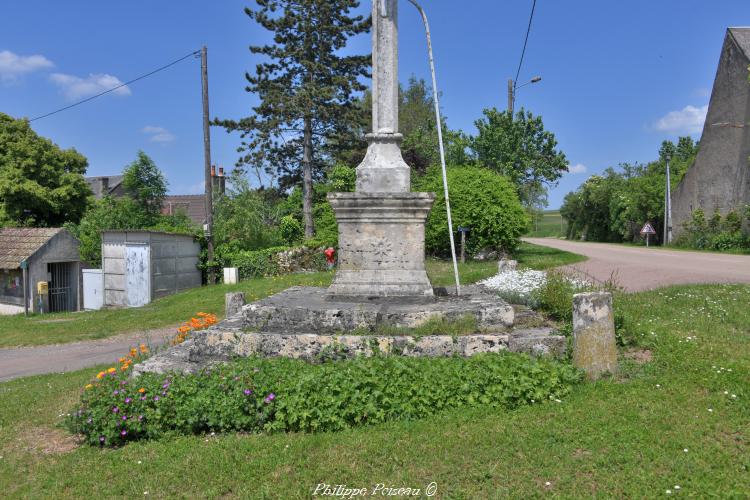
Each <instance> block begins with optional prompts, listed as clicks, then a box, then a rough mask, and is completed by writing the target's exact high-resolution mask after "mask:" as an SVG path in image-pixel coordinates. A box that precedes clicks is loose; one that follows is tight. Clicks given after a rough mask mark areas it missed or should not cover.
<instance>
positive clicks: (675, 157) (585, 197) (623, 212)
mask: <svg viewBox="0 0 750 500" xmlns="http://www.w3.org/2000/svg"><path fill="white" fill-rule="evenodd" d="M697 151H698V145H697V144H695V143H694V142H693V140H692V139H691V138H690V137H680V138H679V139H678V142H677V144H674V143H672V142H671V141H664V142H663V143H662V144H661V147H660V148H659V159H658V160H656V161H652V162H650V163H647V164H645V165H644V164H627V163H626V164H622V165H620V166H619V169H618V170H615V169H613V168H608V169H607V170H605V171H604V174H603V175H602V176H592V177H590V178H589V179H588V180H587V181H586V182H584V183H583V184H582V185H581V187H579V188H578V190H577V191H575V192H574V193H569V194H568V195H567V196H566V197H565V201H564V203H563V206H562V207H561V214H562V216H563V217H564V218H565V219H566V220H567V221H568V237H570V238H578V237H583V238H585V239H588V240H592V241H623V240H632V241H639V240H641V235H640V229H641V227H642V226H643V224H644V223H645V222H647V221H648V222H651V223H652V224H653V225H654V229H656V232H657V236H656V238H657V239H658V238H659V237H660V236H661V235H662V234H663V229H664V198H665V196H664V195H665V192H664V190H665V185H666V163H665V162H666V158H667V156H669V157H670V158H671V160H670V163H669V169H670V179H671V186H670V188H671V189H672V190H673V189H674V188H675V187H676V186H677V185H678V184H679V183H680V181H681V180H682V177H683V176H684V175H685V172H687V169H688V168H689V167H690V165H691V164H692V163H693V161H694V159H695V155H696V154H697Z"/></svg>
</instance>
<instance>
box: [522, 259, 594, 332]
mask: <svg viewBox="0 0 750 500" xmlns="http://www.w3.org/2000/svg"><path fill="white" fill-rule="evenodd" d="M580 291H582V290H580V289H578V288H576V286H575V285H574V284H573V283H572V282H571V281H570V279H569V278H568V277H567V276H565V275H564V274H563V273H561V272H559V271H548V272H547V280H546V281H545V283H544V285H542V286H541V287H539V288H538V289H537V290H535V291H534V292H533V293H532V297H531V301H530V302H531V303H532V304H533V305H534V307H535V308H538V309H541V310H542V311H544V312H546V313H547V314H549V316H550V317H552V318H553V319H556V320H558V321H564V322H569V321H573V295H574V294H576V293H578V292H580Z"/></svg>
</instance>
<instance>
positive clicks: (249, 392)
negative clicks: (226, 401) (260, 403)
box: [242, 389, 253, 396]
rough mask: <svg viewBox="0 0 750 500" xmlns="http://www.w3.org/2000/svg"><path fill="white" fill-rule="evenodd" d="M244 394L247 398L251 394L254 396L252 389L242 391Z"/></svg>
mask: <svg viewBox="0 0 750 500" xmlns="http://www.w3.org/2000/svg"><path fill="white" fill-rule="evenodd" d="M242 392H244V393H245V396H249V395H250V394H252V393H253V391H251V390H250V389H245V390H244V391H242Z"/></svg>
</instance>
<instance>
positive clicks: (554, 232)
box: [525, 210, 568, 238]
mask: <svg viewBox="0 0 750 500" xmlns="http://www.w3.org/2000/svg"><path fill="white" fill-rule="evenodd" d="M567 228H568V224H567V223H566V221H565V220H564V219H563V218H562V216H561V215H560V211H559V210H549V211H545V212H544V214H543V215H542V216H541V217H539V218H537V219H536V220H532V221H531V230H530V231H529V232H528V233H526V235H525V236H529V237H532V238H548V237H553V238H561V237H563V236H565V231H566V230H567Z"/></svg>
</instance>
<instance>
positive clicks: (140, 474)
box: [0, 285, 750, 499]
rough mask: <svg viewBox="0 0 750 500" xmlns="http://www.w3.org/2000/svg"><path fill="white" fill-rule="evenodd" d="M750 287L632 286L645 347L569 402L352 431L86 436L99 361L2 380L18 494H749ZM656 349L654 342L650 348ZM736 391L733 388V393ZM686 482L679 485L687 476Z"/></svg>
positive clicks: (0, 403) (2, 473)
mask: <svg viewBox="0 0 750 500" xmlns="http://www.w3.org/2000/svg"><path fill="white" fill-rule="evenodd" d="M749 302H750V287H748V286H740V285H713V286H681V287H672V288H666V289H661V290H656V291H652V292H644V293H638V294H631V295H625V296H624V297H622V298H621V299H620V301H619V307H621V308H622V310H623V311H624V312H625V314H626V316H627V318H628V319H629V321H630V322H631V324H632V327H633V330H634V331H635V332H637V334H636V338H637V339H639V342H640V344H641V346H640V347H639V349H640V351H639V353H640V354H641V357H642V358H648V357H649V356H652V359H651V361H650V362H647V363H646V364H638V363H636V362H633V361H627V362H623V364H622V370H621V373H620V375H618V376H617V377H616V378H614V379H610V380H603V381H600V382H597V383H589V384H583V385H580V386H578V387H577V388H575V389H574V392H573V394H572V395H571V396H570V397H569V398H567V399H565V400H563V401H562V402H560V403H556V402H545V403H542V404H537V405H533V406H528V407H522V408H519V409H516V410H512V411H496V412H490V411H486V410H484V411H483V410H475V411H470V412H454V413H444V414H441V415H439V416H436V417H431V418H427V419H423V420H419V421H411V422H394V423H390V424H385V425H377V426H371V427H363V428H358V429H354V430H350V431H346V432H341V433H323V434H277V435H216V436H194V437H174V438H169V439H164V440H160V441H153V442H138V443H134V444H131V445H128V446H125V447H124V448H121V449H115V450H99V449H97V448H91V447H87V446H76V444H75V442H74V440H73V439H72V438H70V437H69V436H67V435H66V434H65V432H64V431H62V430H61V429H59V428H58V427H57V424H58V423H59V422H60V420H61V419H60V418H59V414H60V413H62V412H64V411H67V410H68V409H70V408H71V407H72V404H74V402H75V400H76V399H77V397H78V391H79V390H80V387H81V386H82V385H83V384H84V383H85V382H86V381H88V380H89V379H90V378H91V377H92V375H93V374H95V373H96V372H97V369H96V368H92V369H89V370H83V371H80V372H75V373H70V374H66V375H49V376H39V377H31V378H26V379H20V380H16V381H12V382H7V383H2V384H0V488H1V490H0V491H3V495H4V496H6V497H11V498H13V497H15V498H19V497H37V498H41V497H44V498H81V497H93V496H102V497H115V496H128V497H144V493H145V492H148V496H150V497H153V496H158V497H217V496H224V497H230V498H240V497H241V498H250V497H252V498H305V497H309V496H310V495H311V493H312V492H313V490H314V489H315V487H316V485H318V484H319V483H329V484H332V485H337V484H346V485H348V486H349V487H356V488H369V489H372V488H373V487H374V486H375V485H376V484H378V483H385V484H386V485H388V486H395V487H416V488H425V486H426V485H428V484H429V483H431V482H435V483H436V484H437V496H436V497H438V498H467V499H468V498H487V497H513V498H526V497H541V496H546V495H556V496H560V497H567V498H580V497H590V496H601V497H616V498H617V497H648V498H650V497H657V496H666V491H667V490H671V492H672V496H677V495H689V496H692V497H699V498H700V497H709V496H711V497H734V498H744V497H746V496H747V494H748V491H750V389H749V388H748V383H747V381H748V379H749V378H750V315H748V314H747V304H748V303H749ZM643 349H648V352H646V351H644V350H643ZM733 394H734V395H736V396H737V397H736V398H733V397H732V395H733ZM676 486H679V489H677V487H676Z"/></svg>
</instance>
